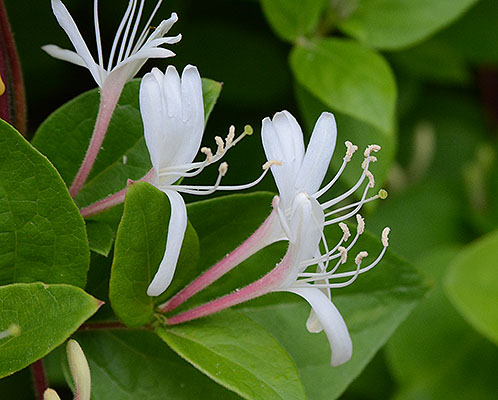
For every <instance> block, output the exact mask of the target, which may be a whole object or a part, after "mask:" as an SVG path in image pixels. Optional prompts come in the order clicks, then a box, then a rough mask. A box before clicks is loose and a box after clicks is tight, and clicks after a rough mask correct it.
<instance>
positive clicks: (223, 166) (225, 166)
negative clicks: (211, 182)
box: [218, 162, 228, 176]
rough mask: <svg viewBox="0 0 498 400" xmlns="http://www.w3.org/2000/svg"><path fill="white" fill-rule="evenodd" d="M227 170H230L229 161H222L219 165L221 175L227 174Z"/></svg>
mask: <svg viewBox="0 0 498 400" xmlns="http://www.w3.org/2000/svg"><path fill="white" fill-rule="evenodd" d="M227 171H228V163H226V162H222V163H221V164H220V166H219V167H218V172H219V173H220V175H221V176H225V175H226V173H227Z"/></svg>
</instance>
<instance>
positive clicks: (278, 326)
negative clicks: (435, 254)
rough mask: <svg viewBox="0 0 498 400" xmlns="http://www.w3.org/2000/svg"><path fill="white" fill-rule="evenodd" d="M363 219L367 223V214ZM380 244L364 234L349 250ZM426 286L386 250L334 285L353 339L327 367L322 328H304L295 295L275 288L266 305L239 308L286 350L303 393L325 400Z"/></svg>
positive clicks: (304, 308) (305, 309)
mask: <svg viewBox="0 0 498 400" xmlns="http://www.w3.org/2000/svg"><path fill="white" fill-rule="evenodd" d="M366 223H367V226H368V219H367V220H366ZM336 230H339V229H338V228H337V227H336V226H332V227H330V229H328V232H327V233H326V234H327V238H328V239H329V242H330V243H333V242H334V241H333V237H334V236H335V237H339V235H340V233H339V232H335V231H336ZM394 235H396V232H392V234H391V236H394ZM380 247H381V245H380V243H379V238H377V237H373V236H372V235H370V234H368V233H364V234H363V235H362V236H361V237H360V240H359V241H358V243H357V244H356V245H355V247H354V254H356V252H358V251H360V250H366V251H368V253H369V254H370V259H372V260H373V258H374V257H375V256H376V254H378V252H379V251H380ZM352 251H353V250H352ZM351 268H352V267H350V268H349V269H351ZM425 288H426V284H425V283H423V281H422V280H421V278H420V276H419V275H418V274H417V273H416V271H415V270H414V269H413V267H411V266H410V265H409V264H407V263H406V262H404V261H402V260H401V259H399V258H398V257H396V256H395V255H393V254H392V253H391V252H390V251H388V252H387V253H386V255H385V256H384V258H383V259H382V261H381V262H380V264H379V265H378V266H376V267H375V268H374V269H373V270H372V271H369V272H368V273H366V274H365V275H361V276H360V277H359V278H358V279H357V280H356V282H355V283H354V284H352V285H351V286H348V287H346V288H343V289H337V290H333V291H332V300H333V302H334V304H335V305H336V306H337V308H338V309H339V311H340V312H341V314H342V316H343V318H344V320H345V322H346V324H347V326H348V329H349V332H350V334H351V338H352V341H353V357H352V358H351V360H350V361H348V362H347V363H345V364H344V365H341V366H339V367H335V368H332V367H331V366H330V348H329V343H328V340H327V338H326V335H325V333H323V332H322V333H319V334H315V333H310V332H308V331H307V329H306V326H305V325H306V320H307V318H308V316H309V312H310V307H309V306H308V304H307V303H305V302H304V301H302V300H301V299H299V298H297V296H294V295H291V294H285V295H284V294H280V293H275V294H272V295H268V296H267V297H268V300H267V303H266V306H265V307H257V304H254V305H252V304H251V303H246V305H245V308H242V311H243V312H244V314H246V315H247V316H249V317H250V318H252V319H253V320H255V321H256V322H258V323H259V324H261V325H262V326H263V327H264V328H266V329H267V330H268V331H269V332H270V334H272V335H273V336H274V337H275V338H276V339H277V340H278V341H279V343H281V344H282V346H283V347H284V348H285V349H286V350H287V351H288V352H289V354H290V355H291V357H292V359H293V360H294V361H295V363H296V365H297V368H298V370H299V375H300V376H301V378H302V380H303V384H304V386H305V389H306V394H307V397H308V398H310V399H314V400H319V399H323V400H330V399H335V398H337V397H339V396H340V395H341V393H342V392H343V391H344V390H345V389H346V388H347V387H348V385H349V384H350V383H351V382H352V381H353V380H354V379H355V378H356V377H357V376H358V375H359V374H360V372H361V371H362V370H363V368H365V366H366V365H367V364H368V362H369V361H370V360H371V359H372V357H373V356H374V354H375V353H376V352H377V351H378V350H379V348H380V347H382V346H383V345H384V343H386V341H387V340H388V338H389V337H390V336H391V335H392V333H393V332H394V331H395V329H396V328H397V327H398V325H399V324H400V323H401V322H402V321H403V320H404V319H405V318H406V316H407V315H408V314H409V313H410V311H411V310H412V309H413V307H414V306H415V304H416V303H417V302H418V301H419V300H420V299H421V297H422V296H423V294H424V292H425ZM276 299H280V303H276V302H275V300H276ZM271 300H273V301H271ZM272 303H273V304H272ZM318 382H326V384H317V383H318Z"/></svg>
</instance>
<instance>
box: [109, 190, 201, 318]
mask: <svg viewBox="0 0 498 400" xmlns="http://www.w3.org/2000/svg"><path fill="white" fill-rule="evenodd" d="M169 218H170V206H169V201H168V198H167V197H166V195H165V194H164V193H162V192H161V191H159V190H158V189H156V188H155V187H153V186H152V185H149V184H148V183H145V182H138V183H135V184H133V185H131V186H130V187H129V188H128V190H127V193H126V201H125V208H124V213H123V218H122V220H121V223H120V225H119V229H118V233H117V236H116V246H115V251H114V261H113V264H112V272H111V281H110V286H109V297H110V299H111V305H112V308H113V310H114V312H115V313H116V315H117V316H118V317H119V319H120V320H121V321H122V322H123V323H125V324H126V325H128V326H140V325H144V324H146V323H148V322H150V321H151V319H152V318H153V314H154V305H155V303H157V301H158V300H157V299H155V298H153V297H150V296H148V295H147V287H148V286H149V284H150V282H151V281H152V278H153V277H154V275H155V274H156V272H157V268H158V267H159V263H160V262H161V260H162V258H163V255H164V249H165V247H166V237H167V232H168V222H169ZM198 256H199V243H198V239H197V235H196V233H195V231H194V230H193V228H192V227H191V226H189V227H188V228H187V231H186V233H185V239H184V241H183V246H182V251H181V253H180V257H179V259H178V264H177V271H178V273H177V274H176V275H180V279H181V278H184V279H185V278H186V279H191V277H192V276H195V275H193V274H192V270H193V268H194V267H195V266H196V265H197V259H198ZM171 290H175V287H173V288H170V293H171Z"/></svg>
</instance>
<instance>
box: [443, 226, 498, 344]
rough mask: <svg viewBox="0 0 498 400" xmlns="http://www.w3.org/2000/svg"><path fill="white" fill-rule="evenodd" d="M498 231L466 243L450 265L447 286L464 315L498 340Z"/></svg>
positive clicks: (489, 335)
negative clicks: (467, 244)
mask: <svg viewBox="0 0 498 400" xmlns="http://www.w3.org/2000/svg"><path fill="white" fill-rule="evenodd" d="M497 260H498V231H495V232H493V233H490V234H488V235H486V236H485V237H482V238H480V239H479V240H478V241H476V242H474V243H472V244H470V245H469V246H468V247H466V248H465V249H464V250H463V251H462V252H461V253H460V254H459V255H458V257H457V258H456V259H455V260H454V261H453V262H452V263H451V266H450V267H449V268H448V272H447V276H446V280H445V289H446V293H447V294H448V297H449V299H450V300H451V302H452V303H453V304H454V305H455V307H456V308H457V309H458V311H460V313H461V314H462V315H463V317H464V318H465V319H466V320H467V321H469V322H470V324H472V326H474V327H475V328H476V329H477V330H478V331H479V332H481V333H482V334H483V335H485V336H487V337H488V338H489V339H491V340H492V341H494V342H495V343H497V344H498V307H497V305H498V268H497V262H496V261H497Z"/></svg>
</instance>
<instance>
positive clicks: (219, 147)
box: [214, 136, 225, 156]
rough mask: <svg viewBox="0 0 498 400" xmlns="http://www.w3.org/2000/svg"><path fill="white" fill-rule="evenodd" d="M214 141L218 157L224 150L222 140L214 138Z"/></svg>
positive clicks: (217, 137)
mask: <svg viewBox="0 0 498 400" xmlns="http://www.w3.org/2000/svg"><path fill="white" fill-rule="evenodd" d="M214 141H215V142H216V144H217V145H218V149H217V150H216V155H217V156H219V155H221V154H222V153H223V151H224V150H225V143H224V142H223V139H222V138H220V137H219V136H215V137H214Z"/></svg>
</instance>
